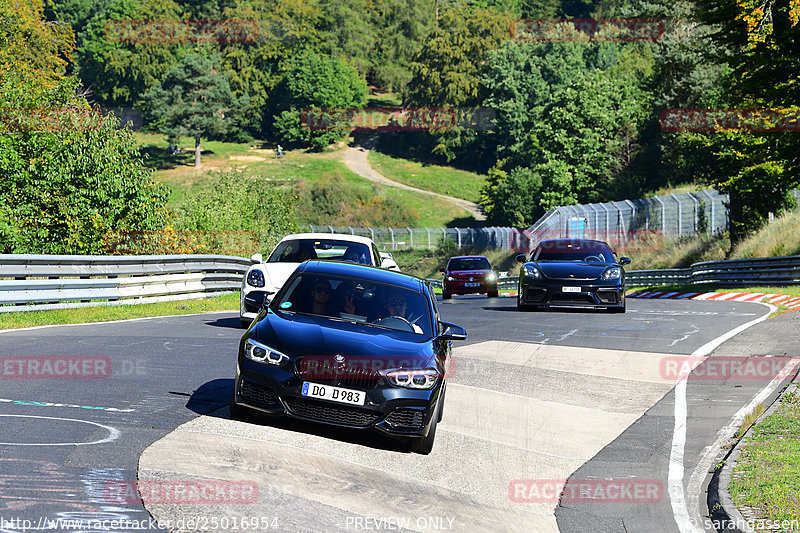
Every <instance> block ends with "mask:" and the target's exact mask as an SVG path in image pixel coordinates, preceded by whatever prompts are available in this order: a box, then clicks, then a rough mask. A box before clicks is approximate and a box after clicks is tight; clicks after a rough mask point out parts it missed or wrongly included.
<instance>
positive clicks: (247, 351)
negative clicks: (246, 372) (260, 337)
mask: <svg viewBox="0 0 800 533" xmlns="http://www.w3.org/2000/svg"><path fill="white" fill-rule="evenodd" d="M244 356H245V357H247V358H248V359H250V360H251V361H257V362H259V363H269V364H271V365H280V364H283V363H284V362H286V361H288V360H289V356H288V355H286V354H283V353H281V352H279V351H278V350H275V349H273V348H270V347H269V346H267V345H266V344H261V343H260V342H257V341H254V340H253V339H247V340H246V341H244Z"/></svg>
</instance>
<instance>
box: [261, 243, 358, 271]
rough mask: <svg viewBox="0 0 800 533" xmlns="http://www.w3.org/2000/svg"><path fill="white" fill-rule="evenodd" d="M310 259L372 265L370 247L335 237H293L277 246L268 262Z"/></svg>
mask: <svg viewBox="0 0 800 533" xmlns="http://www.w3.org/2000/svg"><path fill="white" fill-rule="evenodd" d="M309 259H326V260H332V261H351V262H353V263H359V264H362V265H371V264H372V259H371V258H370V253H369V247H368V246H367V245H366V244H363V243H360V242H350V241H342V240H333V239H292V240H288V241H283V242H281V243H279V244H278V246H276V247H275V249H274V250H273V251H272V253H271V254H270V256H269V258H268V259H267V262H268V263H302V262H303V261H306V260H309Z"/></svg>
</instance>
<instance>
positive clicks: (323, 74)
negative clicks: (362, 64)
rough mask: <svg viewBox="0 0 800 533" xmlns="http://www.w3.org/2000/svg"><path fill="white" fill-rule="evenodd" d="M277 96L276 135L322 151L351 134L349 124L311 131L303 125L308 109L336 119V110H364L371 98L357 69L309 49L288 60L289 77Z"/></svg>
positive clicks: (283, 81) (275, 109)
mask: <svg viewBox="0 0 800 533" xmlns="http://www.w3.org/2000/svg"><path fill="white" fill-rule="evenodd" d="M274 94H275V97H274V99H273V101H272V105H273V109H274V115H275V117H274V119H275V122H274V126H273V127H274V131H275V134H276V135H277V136H279V137H280V139H281V140H282V141H284V142H288V143H297V144H305V145H310V146H311V147H313V148H314V149H317V150H321V149H322V148H324V147H325V146H327V145H328V144H330V143H331V142H333V141H334V140H337V139H339V138H341V137H342V136H343V135H344V134H345V132H346V131H347V130H346V125H342V126H343V127H341V128H340V127H333V128H332V129H324V128H320V129H314V128H309V127H308V124H307V123H305V124H304V123H301V115H303V113H304V112H305V111H304V110H311V113H312V114H321V116H327V115H330V116H336V115H337V113H336V112H334V111H332V110H336V109H346V108H353V107H362V106H363V105H364V104H365V103H366V99H367V84H366V82H365V81H364V79H363V78H362V77H361V76H359V74H358V71H356V69H355V68H353V67H351V66H349V65H346V64H345V63H342V62H341V61H339V60H338V59H336V58H332V57H326V56H323V55H320V54H318V53H316V52H314V51H313V50H305V51H303V52H301V53H300V54H298V55H297V56H295V57H292V58H289V59H288V60H287V62H286V74H285V76H284V78H283V80H282V81H281V83H280V85H279V86H278V88H277V89H276V90H275V92H274ZM334 126H335V125H334Z"/></svg>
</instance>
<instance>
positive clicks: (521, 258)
mask: <svg viewBox="0 0 800 533" xmlns="http://www.w3.org/2000/svg"><path fill="white" fill-rule="evenodd" d="M514 259H516V261H517V263H527V262H528V257H527V256H526V255H525V254H517V255H516V257H514Z"/></svg>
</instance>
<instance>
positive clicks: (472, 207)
mask: <svg viewBox="0 0 800 533" xmlns="http://www.w3.org/2000/svg"><path fill="white" fill-rule="evenodd" d="M377 142H378V140H377V139H376V138H372V139H368V140H366V141H364V142H362V143H361V144H359V145H358V146H356V147H352V146H348V147H347V149H346V150H345V151H344V164H345V165H347V168H349V169H350V170H352V171H353V172H355V173H356V174H358V175H359V176H362V177H364V178H367V179H368V180H372V181H374V182H377V183H382V184H384V185H388V186H389V187H398V188H400V189H406V190H408V191H414V192H420V193H423V194H430V195H432V196H438V197H439V198H443V199H445V200H447V201H448V202H451V203H453V204H456V205H457V206H459V207H461V208H463V209H466V210H467V211H469V212H470V214H471V215H472V216H474V217H475V220H486V215H484V214H483V213H482V212H481V209H480V207H479V206H478V204H474V203H472V202H469V201H467V200H462V199H461V198H453V197H452V196H445V195H444V194H439V193H436V192H431V191H425V190H422V189H417V188H416V187H411V186H410V185H406V184H404V183H400V182H397V181H393V180H390V179H389V178H387V177H386V176H384V175H383V174H381V173H380V172H378V171H377V170H375V169H374V168H372V166H370V164H369V161H368V160H367V156H368V155H369V151H370V150H371V149H372V148H373V147H374V146H375V144H376V143H377Z"/></svg>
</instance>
